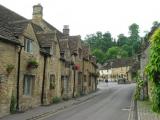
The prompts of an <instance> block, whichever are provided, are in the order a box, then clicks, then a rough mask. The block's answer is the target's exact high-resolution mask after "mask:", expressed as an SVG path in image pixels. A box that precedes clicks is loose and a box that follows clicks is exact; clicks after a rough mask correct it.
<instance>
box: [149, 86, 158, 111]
mask: <svg viewBox="0 0 160 120" xmlns="http://www.w3.org/2000/svg"><path fill="white" fill-rule="evenodd" d="M151 95H152V97H151V101H152V109H153V111H154V112H160V85H159V84H158V85H157V84H155V85H154V86H153V87H152V91H151Z"/></svg>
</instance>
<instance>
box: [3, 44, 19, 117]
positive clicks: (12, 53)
mask: <svg viewBox="0 0 160 120" xmlns="http://www.w3.org/2000/svg"><path fill="white" fill-rule="evenodd" d="M17 51H18V49H17V48H16V46H15V45H13V44H9V43H4V42H1V41H0V55H1V56H0V117H1V116H3V115H6V114H9V113H10V102H11V96H12V94H14V93H15V91H13V90H14V89H15V88H16V78H17V58H18V55H17ZM9 64H12V65H13V66H14V68H13V70H12V71H11V72H10V73H8V72H7V71H6V69H7V66H8V65H9ZM13 92H14V93H13Z"/></svg>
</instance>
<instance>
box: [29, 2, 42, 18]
mask: <svg viewBox="0 0 160 120" xmlns="http://www.w3.org/2000/svg"><path fill="white" fill-rule="evenodd" d="M42 17H43V7H42V6H41V4H38V5H34V6H33V16H32V19H36V20H41V19H42Z"/></svg>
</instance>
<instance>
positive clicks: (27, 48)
mask: <svg viewBox="0 0 160 120" xmlns="http://www.w3.org/2000/svg"><path fill="white" fill-rule="evenodd" d="M24 51H26V52H28V53H32V40H30V39H28V38H25V39H24Z"/></svg>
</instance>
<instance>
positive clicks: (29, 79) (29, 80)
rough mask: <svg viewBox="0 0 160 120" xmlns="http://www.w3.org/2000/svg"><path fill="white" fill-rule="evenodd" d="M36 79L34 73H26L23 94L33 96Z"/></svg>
mask: <svg viewBox="0 0 160 120" xmlns="http://www.w3.org/2000/svg"><path fill="white" fill-rule="evenodd" d="M34 80H35V76H34V75H25V76H24V86H23V90H24V91H23V94H24V95H28V96H31V95H32V91H33V83H34Z"/></svg>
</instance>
